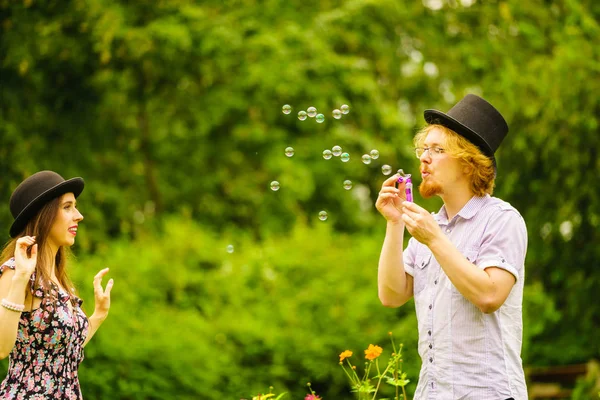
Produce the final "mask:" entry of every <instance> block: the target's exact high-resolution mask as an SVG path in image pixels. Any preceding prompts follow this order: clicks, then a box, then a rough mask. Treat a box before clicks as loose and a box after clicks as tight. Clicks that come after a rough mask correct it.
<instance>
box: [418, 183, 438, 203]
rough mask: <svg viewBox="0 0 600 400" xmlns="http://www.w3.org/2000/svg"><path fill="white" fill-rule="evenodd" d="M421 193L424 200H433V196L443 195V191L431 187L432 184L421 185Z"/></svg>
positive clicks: (436, 187) (435, 186) (434, 186)
mask: <svg viewBox="0 0 600 400" xmlns="http://www.w3.org/2000/svg"><path fill="white" fill-rule="evenodd" d="M419 193H420V194H421V197H422V198H424V199H429V198H431V197H433V196H437V195H439V194H440V193H442V190H441V188H440V187H439V186H437V185H431V184H426V183H421V184H420V185H419Z"/></svg>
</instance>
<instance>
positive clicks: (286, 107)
mask: <svg viewBox="0 0 600 400" xmlns="http://www.w3.org/2000/svg"><path fill="white" fill-rule="evenodd" d="M281 111H283V113H284V114H289V113H291V112H292V106H290V105H289V104H285V105H284V106H283V107H281Z"/></svg>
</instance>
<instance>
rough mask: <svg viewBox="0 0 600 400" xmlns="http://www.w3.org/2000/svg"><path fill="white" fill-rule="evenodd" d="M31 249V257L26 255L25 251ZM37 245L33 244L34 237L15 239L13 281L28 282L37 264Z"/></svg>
mask: <svg viewBox="0 0 600 400" xmlns="http://www.w3.org/2000/svg"><path fill="white" fill-rule="evenodd" d="M30 247H31V256H29V255H28V254H27V249H28V248H30ZM37 250H38V245H37V243H35V236H23V237H22V238H19V239H17V244H16V247H15V264H16V266H15V276H14V278H13V279H25V280H28V279H29V278H30V277H31V274H33V271H35V266H36V264H37Z"/></svg>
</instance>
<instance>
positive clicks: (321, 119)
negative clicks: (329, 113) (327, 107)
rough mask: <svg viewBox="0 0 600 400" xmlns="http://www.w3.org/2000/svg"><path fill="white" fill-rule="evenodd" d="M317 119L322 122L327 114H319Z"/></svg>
mask: <svg viewBox="0 0 600 400" xmlns="http://www.w3.org/2000/svg"><path fill="white" fill-rule="evenodd" d="M316 120H317V122H318V123H320V124H321V123H323V121H325V116H324V115H323V114H317V117H316Z"/></svg>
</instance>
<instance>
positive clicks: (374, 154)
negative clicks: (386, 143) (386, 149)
mask: <svg viewBox="0 0 600 400" xmlns="http://www.w3.org/2000/svg"><path fill="white" fill-rule="evenodd" d="M371 158H372V159H373V160H377V159H378V158H379V151H378V150H375V149H373V150H371Z"/></svg>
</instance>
